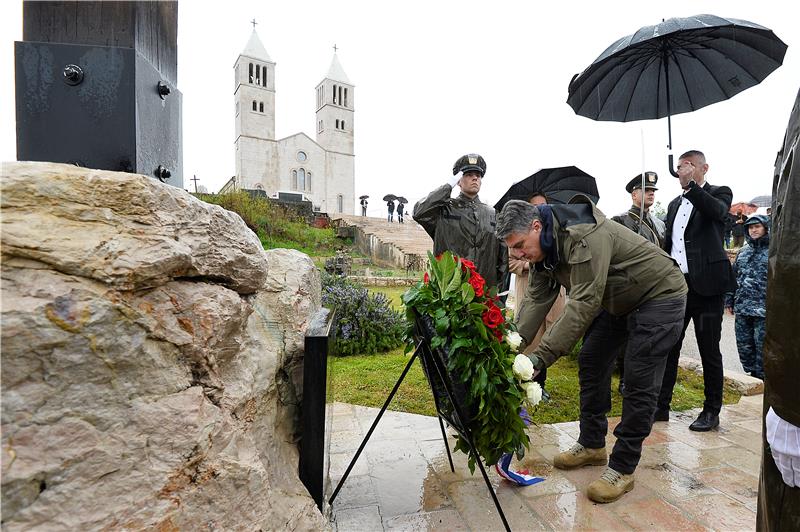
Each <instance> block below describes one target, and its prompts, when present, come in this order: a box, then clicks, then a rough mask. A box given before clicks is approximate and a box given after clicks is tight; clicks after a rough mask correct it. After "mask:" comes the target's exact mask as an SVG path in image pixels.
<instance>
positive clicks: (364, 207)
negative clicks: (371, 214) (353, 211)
mask: <svg viewBox="0 0 800 532" xmlns="http://www.w3.org/2000/svg"><path fill="white" fill-rule="evenodd" d="M368 197H369V196H361V198H360V199H361V216H366V215H367V204H368V203H369V202H368V201H367V198H368Z"/></svg>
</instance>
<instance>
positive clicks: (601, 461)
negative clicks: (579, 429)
mask: <svg viewBox="0 0 800 532" xmlns="http://www.w3.org/2000/svg"><path fill="white" fill-rule="evenodd" d="M607 463H608V455H607V454H606V448H605V447H601V448H599V449H589V448H587V447H584V446H583V445H581V444H580V443H576V444H575V445H573V446H572V448H570V449H569V450H568V451H564V452H563V453H558V454H557V455H555V457H554V458H553V466H554V467H557V468H558V469H574V468H576V467H582V466H586V465H606V464H607Z"/></svg>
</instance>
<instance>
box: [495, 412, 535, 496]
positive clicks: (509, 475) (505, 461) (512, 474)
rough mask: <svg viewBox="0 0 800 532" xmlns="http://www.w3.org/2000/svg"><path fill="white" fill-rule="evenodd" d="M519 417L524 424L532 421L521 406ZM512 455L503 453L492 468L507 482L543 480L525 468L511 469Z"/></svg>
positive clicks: (524, 484)
mask: <svg viewBox="0 0 800 532" xmlns="http://www.w3.org/2000/svg"><path fill="white" fill-rule="evenodd" d="M519 417H521V418H522V421H524V422H525V425H526V426H529V425H530V424H531V422H532V420H531V416H530V414H529V413H528V410H527V409H526V408H525V407H522V408H521V409H520V412H519ZM512 456H513V455H512V453H505V454H504V455H503V456H501V457H500V460H498V461H497V463H496V464H495V465H494V468H495V469H496V470H497V474H498V475H500V476H501V477H503V478H504V479H506V480H508V481H509V482H513V483H514V484H517V485H518V486H532V485H534V484H538V483H539V482H542V481H543V480H544V477H534V476H533V475H531V474H530V473H529V471H528V470H527V469H522V470H520V471H513V470H512V469H511V458H512Z"/></svg>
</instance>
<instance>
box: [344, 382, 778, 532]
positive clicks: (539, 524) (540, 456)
mask: <svg viewBox="0 0 800 532" xmlns="http://www.w3.org/2000/svg"><path fill="white" fill-rule="evenodd" d="M761 400H762V396H761V395H756V396H750V397H742V399H741V400H740V402H739V403H738V404H736V405H726V406H724V407H723V411H722V413H721V415H720V418H721V426H720V427H719V429H718V430H713V431H711V432H708V433H695V432H691V431H689V428H688V427H689V423H691V422H692V421H693V420H694V418H695V417H696V415H697V413H698V411H697V410H693V411H688V412H681V413H678V412H673V413H672V415H671V417H670V421H669V422H658V423H655V424H654V426H653V431H652V434H651V436H650V437H649V438H648V439H647V440H646V441H645V444H644V446H643V452H642V460H641V462H640V464H639V467H638V469H637V471H636V487H635V488H634V490H633V491H632V492H630V493H628V494H627V495H625V496H624V497H622V498H621V499H620V500H619V501H616V502H613V503H610V504H602V505H601V504H595V503H593V502H591V501H590V500H589V499H587V498H586V495H585V491H586V486H587V485H588V484H589V483H590V482H591V481H592V480H594V479H596V478H597V477H599V475H600V474H601V473H602V471H603V468H602V467H585V468H582V469H578V470H573V471H560V470H557V469H554V468H553V467H552V465H551V464H552V457H553V455H554V454H555V453H557V452H559V451H560V450H563V449H566V448H568V447H570V446H571V445H572V444H573V443H575V439H576V438H577V435H578V433H577V431H578V426H577V422H570V423H557V424H553V425H541V426H534V427H532V428H531V429H530V435H531V450H530V451H529V452H528V453H527V454H526V456H525V457H524V458H523V459H522V461H521V463H520V464H519V465H520V467H526V468H528V469H530V470H531V472H532V473H533V474H536V475H539V476H545V477H546V478H547V480H545V481H544V482H541V483H539V484H536V485H534V486H528V487H517V486H513V485H511V484H510V483H508V482H507V481H505V480H503V479H501V478H500V477H499V476H498V475H497V474H496V472H495V471H494V468H490V471H489V479H490V481H491V484H492V488H493V489H494V490H495V493H496V494H497V497H498V499H499V500H500V503H501V505H502V506H503V509H504V511H505V514H506V518H507V519H508V521H509V524H510V525H511V528H512V530H682V531H690V530H725V531H729V530H754V529H755V519H756V515H755V508H756V497H757V493H758V473H759V467H760V453H761V449H760V445H761V438H760V433H761V426H762V422H761ZM331 408H332V415H333V418H332V419H333V435H332V444H331V455H330V458H331V459H330V476H331V484H330V487H329V491H328V493H331V492H332V488H333V487H335V485H336V484H337V483H338V481H339V479H341V477H342V475H343V474H344V471H345V468H346V467H347V464H348V463H349V462H350V460H351V459H352V457H353V455H354V453H355V450H356V449H357V448H358V446H359V444H360V443H361V441H362V439H363V437H364V435H365V434H366V432H367V431H368V429H369V427H370V425H371V424H372V422H373V420H374V419H375V416H376V415H377V413H378V409H376V408H367V407H361V406H355V405H349V404H344V403H335V404H334V405H332V407H331ZM618 422H619V418H610V419H609V434H610V433H611V431H612V430H613V427H614V425H615V424H616V423H618ZM613 440H614V437H613V435H610V436H609V438H608V439H607V442H608V443H609V444H610V445H612V444H613ZM450 441H451V444H452V443H453V442H454V440H453V438H452V437H450ZM609 450H610V446H609ZM453 462H454V466H455V471H454V472H453V471H451V470H450V465H449V462H448V460H447V454H446V451H445V448H444V443H443V441H442V438H441V431H440V429H439V424H438V421H437V419H436V418H435V417H427V416H419V415H415V414H405V413H399V412H391V411H387V412H386V413H385V414H384V417H383V418H382V419H381V422H380V423H379V424H378V426H377V428H376V429H375V432H374V433H373V436H372V438H371V439H370V441H369V443H368V444H367V446H366V447H365V449H364V452H363V453H362V456H361V457H360V459H359V461H358V462H357V463H356V466H355V467H354V469H353V471H352V472H351V475H350V476H349V477H348V479H347V480H346V482H345V484H344V486H343V488H342V490H341V492H340V493H339V495H338V496H337V498H336V500H335V501H334V504H333V507H332V508H331V520H332V524H333V527H334V529H335V530H337V531H339V532H350V531H359V532H362V531H373V530H374V531H380V530H392V531H394V530H474V531H478V530H480V531H483V530H502V523H501V521H500V519H499V517H498V515H497V513H496V510H495V507H494V504H493V503H492V500H491V497H490V496H489V493H488V491H487V489H486V485H485V484H484V482H483V479H482V477H481V476H480V473H479V472H478V470H477V469H476V472H475V475H474V476H473V475H470V473H469V469H468V468H467V458H466V456H465V455H463V454H462V453H457V454H454V455H453Z"/></svg>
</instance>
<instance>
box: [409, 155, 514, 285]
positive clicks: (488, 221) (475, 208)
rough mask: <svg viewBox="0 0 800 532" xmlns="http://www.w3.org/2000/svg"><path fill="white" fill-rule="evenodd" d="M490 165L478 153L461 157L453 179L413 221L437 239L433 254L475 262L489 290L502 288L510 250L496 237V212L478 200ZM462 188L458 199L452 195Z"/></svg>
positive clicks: (422, 202)
mask: <svg viewBox="0 0 800 532" xmlns="http://www.w3.org/2000/svg"><path fill="white" fill-rule="evenodd" d="M484 174H486V161H485V160H484V159H483V157H481V156H480V155H478V154H477V153H470V154H467V155H464V156H462V157H459V159H458V160H457V161H456V162H455V164H454V165H453V178H452V179H451V180H450V181H449V182H448V183H446V184H444V185H442V186H440V187H438V188H437V189H435V190H434V191H432V192H431V193H430V194H428V195H427V196H426V197H425V198H423V199H421V200H420V201H418V202H417V204H416V205H414V213H413V214H412V217H413V218H414V220H415V221H416V222H417V223H419V224H420V225H421V226H422V227H423V228H424V229H425V231H426V232H427V233H428V234H429V235H430V236H431V238H432V239H433V253H434V254H435V255H439V254H440V253H443V252H445V251H448V250H449V251H451V252H452V253H454V254H456V255H459V256H461V257H464V258H466V259H469V260H471V261H472V262H474V263H475V267H476V268H477V270H478V273H480V274H481V276H482V277H483V278H484V279H485V280H486V285H487V287H492V286H498V285H499V284H500V283H501V282H502V281H503V280H504V277H505V273H506V271H507V270H508V250H507V249H506V246H505V244H504V243H503V242H501V241H500V240H498V238H497V237H496V236H495V233H494V230H495V223H496V222H495V211H494V208H492V207H490V206H489V205H486V204H485V203H483V202H482V201H481V200H480V199H479V198H478V192H480V190H481V184H482V182H483V176H484ZM456 183H457V184H458V186H459V187H460V188H461V193H460V194H459V195H458V197H456V198H451V197H450V193H451V192H452V190H453V186H454V185H455V184H456Z"/></svg>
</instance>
